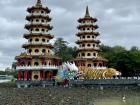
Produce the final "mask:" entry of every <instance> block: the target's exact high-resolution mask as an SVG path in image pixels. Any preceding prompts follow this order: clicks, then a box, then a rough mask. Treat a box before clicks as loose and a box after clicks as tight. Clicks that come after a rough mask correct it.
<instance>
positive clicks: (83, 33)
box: [76, 32, 100, 36]
mask: <svg viewBox="0 0 140 105" xmlns="http://www.w3.org/2000/svg"><path fill="white" fill-rule="evenodd" d="M76 35H77V36H82V35H96V36H98V35H100V33H99V32H78V33H77V34H76Z"/></svg>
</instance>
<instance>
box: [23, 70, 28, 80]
mask: <svg viewBox="0 0 140 105" xmlns="http://www.w3.org/2000/svg"><path fill="white" fill-rule="evenodd" d="M24 80H25V81H27V80H28V71H25V72H24Z"/></svg>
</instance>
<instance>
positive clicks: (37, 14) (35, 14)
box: [28, 13, 49, 17]
mask: <svg viewBox="0 0 140 105" xmlns="http://www.w3.org/2000/svg"><path fill="white" fill-rule="evenodd" d="M28 16H48V17H49V15H48V14H46V13H32V14H29V15H28Z"/></svg>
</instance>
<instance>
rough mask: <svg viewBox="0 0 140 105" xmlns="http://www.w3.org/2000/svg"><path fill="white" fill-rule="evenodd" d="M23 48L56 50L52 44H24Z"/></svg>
mask: <svg viewBox="0 0 140 105" xmlns="http://www.w3.org/2000/svg"><path fill="white" fill-rule="evenodd" d="M22 47H23V48H29V47H46V48H54V47H53V45H51V44H42V43H40V44H39V43H38V44H32V43H29V44H23V46H22Z"/></svg>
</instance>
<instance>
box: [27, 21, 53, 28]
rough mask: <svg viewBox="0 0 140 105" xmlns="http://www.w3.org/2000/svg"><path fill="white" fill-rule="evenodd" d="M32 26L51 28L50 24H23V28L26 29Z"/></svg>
mask: <svg viewBox="0 0 140 105" xmlns="http://www.w3.org/2000/svg"><path fill="white" fill-rule="evenodd" d="M32 27H36V28H37V27H43V28H48V29H50V30H51V29H52V28H53V27H52V26H50V25H49V24H33V23H31V24H26V25H25V28H26V29H30V28H32Z"/></svg>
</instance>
